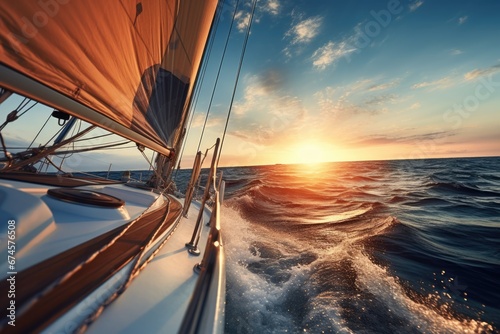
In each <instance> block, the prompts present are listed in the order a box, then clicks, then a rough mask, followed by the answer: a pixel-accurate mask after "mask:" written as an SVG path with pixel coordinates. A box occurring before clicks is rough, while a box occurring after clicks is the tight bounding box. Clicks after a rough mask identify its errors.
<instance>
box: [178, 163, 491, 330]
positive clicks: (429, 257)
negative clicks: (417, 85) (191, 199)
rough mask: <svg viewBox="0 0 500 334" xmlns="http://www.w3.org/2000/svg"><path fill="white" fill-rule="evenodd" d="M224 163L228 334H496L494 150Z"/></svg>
mask: <svg viewBox="0 0 500 334" xmlns="http://www.w3.org/2000/svg"><path fill="white" fill-rule="evenodd" d="M220 170H222V172H223V179H224V180H225V184H226V192H225V197H224V205H223V209H222V215H223V218H222V233H223V242H224V245H225V251H226V261H227V295H226V327H225V332H226V333H305V332H307V333H500V158H499V157H490V158H460V159H427V160H395V161H361V162H335V163H322V164H299V165H272V166H253V167H234V168H221V169H220ZM189 175H190V171H189V170H180V171H177V172H176V173H175V179H176V181H178V187H179V190H180V191H181V192H182V190H183V187H185V185H186V184H187V180H188V178H189Z"/></svg>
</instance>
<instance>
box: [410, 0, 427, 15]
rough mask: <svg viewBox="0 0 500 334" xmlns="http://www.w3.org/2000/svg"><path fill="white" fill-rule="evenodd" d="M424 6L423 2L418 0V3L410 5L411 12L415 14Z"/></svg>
mask: <svg viewBox="0 0 500 334" xmlns="http://www.w3.org/2000/svg"><path fill="white" fill-rule="evenodd" d="M423 4H424V2H423V1H421V0H418V1H415V2H413V3H410V11H411V12H414V11H416V10H417V9H418V8H419V7H420V6H422V5H423Z"/></svg>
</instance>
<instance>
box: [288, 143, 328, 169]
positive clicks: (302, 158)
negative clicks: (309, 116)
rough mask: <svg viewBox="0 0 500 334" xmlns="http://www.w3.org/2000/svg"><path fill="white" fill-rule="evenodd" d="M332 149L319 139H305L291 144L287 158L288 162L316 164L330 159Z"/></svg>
mask: <svg viewBox="0 0 500 334" xmlns="http://www.w3.org/2000/svg"><path fill="white" fill-rule="evenodd" d="M332 156H333V150H332V148H331V147H330V145H328V144H326V143H322V142H320V141H306V142H301V143H297V144H295V145H291V146H290V148H289V150H288V154H287V160H289V162H290V163H306V164H317V163H321V162H328V161H332V160H333V159H332Z"/></svg>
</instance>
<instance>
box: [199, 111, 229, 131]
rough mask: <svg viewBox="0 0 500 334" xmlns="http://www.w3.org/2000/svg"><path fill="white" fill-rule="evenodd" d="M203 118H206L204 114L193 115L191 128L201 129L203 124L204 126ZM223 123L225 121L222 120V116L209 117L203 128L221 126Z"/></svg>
mask: <svg viewBox="0 0 500 334" xmlns="http://www.w3.org/2000/svg"><path fill="white" fill-rule="evenodd" d="M205 118H206V113H197V114H195V115H193V121H192V124H191V126H192V127H193V128H197V127H199V128H201V127H203V124H205ZM224 121H225V118H223V117H222V116H214V115H211V116H210V117H209V118H208V120H207V124H206V125H205V126H206V127H207V128H210V127H215V126H219V125H221V124H224V123H223V122H224Z"/></svg>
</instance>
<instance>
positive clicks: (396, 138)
mask: <svg viewBox="0 0 500 334" xmlns="http://www.w3.org/2000/svg"><path fill="white" fill-rule="evenodd" d="M405 132H408V131H405ZM455 135H456V133H455V132H452V131H436V132H429V133H421V134H415V135H392V136H391V135H387V134H377V135H370V136H365V137H362V138H360V139H356V140H355V141H352V142H351V143H350V145H352V146H362V147H363V146H369V145H392V144H412V143H418V142H423V141H427V140H436V139H441V138H447V137H452V136H455Z"/></svg>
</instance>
